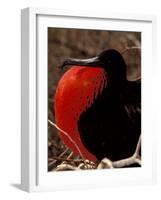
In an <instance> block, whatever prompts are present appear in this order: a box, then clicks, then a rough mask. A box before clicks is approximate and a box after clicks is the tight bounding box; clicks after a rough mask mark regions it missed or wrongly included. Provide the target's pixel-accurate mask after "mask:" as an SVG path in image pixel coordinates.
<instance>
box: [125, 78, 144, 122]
mask: <svg viewBox="0 0 161 200" xmlns="http://www.w3.org/2000/svg"><path fill="white" fill-rule="evenodd" d="M122 98H123V102H124V108H125V110H126V112H127V114H128V116H129V118H131V119H135V118H138V117H139V118H140V116H141V79H140V78H139V79H137V80H135V81H127V83H126V85H125V87H124V89H123V92H122Z"/></svg>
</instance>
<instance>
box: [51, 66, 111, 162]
mask: <svg viewBox="0 0 161 200" xmlns="http://www.w3.org/2000/svg"><path fill="white" fill-rule="evenodd" d="M107 82H108V81H107V77H106V72H105V70H104V69H103V68H100V67H97V66H95V67H88V66H76V67H75V66H73V67H71V68H70V69H69V70H68V71H67V72H66V73H65V74H64V75H63V76H62V77H61V79H60V81H59V83H58V86H57V89H56V94H55V105H54V107H55V118H56V124H57V126H58V127H59V128H60V129H61V130H62V131H59V135H60V137H61V139H62V141H63V142H64V143H65V144H66V145H67V146H68V147H69V148H70V149H71V150H72V151H73V152H74V154H76V155H80V156H82V157H83V158H85V159H88V160H92V161H95V160H96V157H95V155H93V154H92V153H90V152H89V151H88V149H87V148H86V147H85V146H84V144H83V143H82V141H81V138H80V133H79V130H78V121H79V118H80V115H81V113H82V112H85V111H86V110H87V109H88V108H89V107H90V106H92V104H93V102H94V101H95V99H96V98H97V96H98V95H99V94H101V92H102V90H103V89H104V88H105V87H107Z"/></svg>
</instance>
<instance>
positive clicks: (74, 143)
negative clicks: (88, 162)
mask: <svg viewBox="0 0 161 200" xmlns="http://www.w3.org/2000/svg"><path fill="white" fill-rule="evenodd" d="M48 122H49V124H51V125H52V126H54V127H55V128H56V129H57V130H58V131H60V132H61V133H63V134H64V135H65V136H66V137H68V139H69V140H70V142H71V143H72V144H73V145H74V146H75V148H76V149H77V151H78V152H79V155H80V156H81V157H82V158H83V154H82V152H81V150H80V149H79V147H78V145H77V143H76V142H75V141H74V140H73V139H72V138H71V137H70V135H69V134H68V133H67V132H65V131H64V130H62V129H61V128H59V127H58V126H57V125H56V124H55V123H53V122H52V121H51V120H48Z"/></svg>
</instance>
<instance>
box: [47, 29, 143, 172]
mask: <svg viewBox="0 0 161 200" xmlns="http://www.w3.org/2000/svg"><path fill="white" fill-rule="evenodd" d="M106 49H116V50H118V51H119V52H120V53H121V54H122V55H123V57H124V59H125V62H126V64H127V66H128V68H127V78H128V80H134V79H136V78H137V77H140V76H141V33H140V32H124V31H102V30H79V29H64V28H48V119H50V120H51V121H52V122H55V117H54V115H55V114H54V95H55V90H56V87H57V83H58V81H59V79H60V77H61V76H62V74H63V73H64V72H65V70H60V69H59V66H60V65H61V64H62V62H63V61H64V60H65V59H66V58H69V57H73V58H89V57H93V56H96V55H97V54H99V53H100V52H102V51H103V50H106ZM65 149H66V147H65V145H64V144H63V143H62V141H61V140H60V138H59V136H58V134H57V130H56V129H55V128H54V127H53V126H51V125H49V126H48V170H49V171H51V170H53V169H54V168H55V167H56V166H57V165H58V164H59V162H56V161H55V162H53V161H54V159H53V158H54V157H58V156H59V155H60V154H61V153H62V152H64V151H65ZM69 154H70V150H68V151H67V152H66V153H65V155H64V156H67V155H69ZM51 163H52V165H51Z"/></svg>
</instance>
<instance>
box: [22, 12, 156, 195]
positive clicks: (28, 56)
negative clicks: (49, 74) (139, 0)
mask: <svg viewBox="0 0 161 200" xmlns="http://www.w3.org/2000/svg"><path fill="white" fill-rule="evenodd" d="M37 15H46V16H48V15H51V16H65V17H74V18H95V19H97V18H99V19H111V20H122V21H124V20H126V21H131V20H133V21H139V22H141V21H143V22H151V23H152V35H153V36H152V45H153V55H152V59H153V61H154V62H155V60H156V50H155V49H156V17H155V16H154V15H138V14H137V15H135V14H118V13H108V14H107V13H105V12H100V13H98V12H87V11H69V10H53V9H48V8H46V9H44V8H25V9H22V10H21V189H23V190H25V191H28V192H32V191H41V190H42V188H40V187H39V185H38V182H37V179H38V172H37V163H38V162H37V161H38V160H37V159H38V156H37V149H38V148H37V146H38V142H37V136H38V135H37V126H36V124H37V123H36V120H37V103H36V102H37V101H36V98H37V66H36V60H37V49H36V41H37V36H36V34H37V33H36V27H37V21H36V18H37ZM154 137H155V136H154ZM154 147H155V145H153V151H154V152H153V179H156V167H155V166H156V158H155V157H156V156H154V153H156V151H155V149H154ZM45 190H46V189H45ZM49 190H50V191H51V188H50V189H49Z"/></svg>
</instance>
